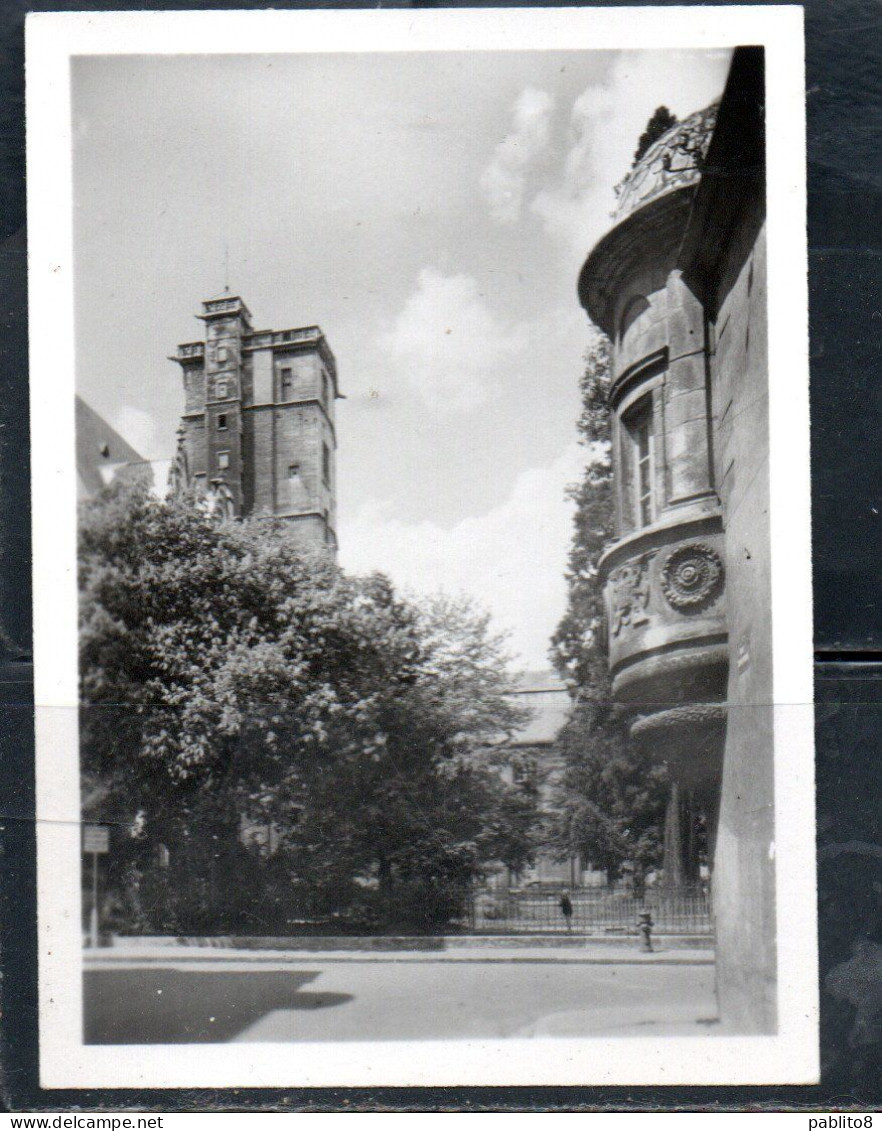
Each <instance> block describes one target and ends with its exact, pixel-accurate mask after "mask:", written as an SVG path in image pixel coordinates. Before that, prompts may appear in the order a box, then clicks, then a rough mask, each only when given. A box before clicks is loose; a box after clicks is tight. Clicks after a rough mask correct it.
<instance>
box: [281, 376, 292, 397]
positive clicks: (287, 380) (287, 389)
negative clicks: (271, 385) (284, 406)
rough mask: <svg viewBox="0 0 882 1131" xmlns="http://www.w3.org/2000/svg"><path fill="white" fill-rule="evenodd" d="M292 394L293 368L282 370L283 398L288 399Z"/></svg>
mask: <svg viewBox="0 0 882 1131" xmlns="http://www.w3.org/2000/svg"><path fill="white" fill-rule="evenodd" d="M290 396H291V370H290V369H283V370H282V400H283V401H284V400H287V399H288V397H290Z"/></svg>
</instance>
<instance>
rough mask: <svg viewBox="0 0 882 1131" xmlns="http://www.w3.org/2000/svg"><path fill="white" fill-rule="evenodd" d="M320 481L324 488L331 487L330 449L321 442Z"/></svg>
mask: <svg viewBox="0 0 882 1131" xmlns="http://www.w3.org/2000/svg"><path fill="white" fill-rule="evenodd" d="M322 479H323V480H324V482H325V486H326V487H330V486H331V449H330V448H329V447H328V445H327V444H326V443H325V442H324V440H322Z"/></svg>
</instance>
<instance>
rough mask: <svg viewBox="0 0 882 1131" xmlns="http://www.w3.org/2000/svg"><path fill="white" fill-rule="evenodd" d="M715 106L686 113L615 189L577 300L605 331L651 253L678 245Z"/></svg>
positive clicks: (610, 330)
mask: <svg viewBox="0 0 882 1131" xmlns="http://www.w3.org/2000/svg"><path fill="white" fill-rule="evenodd" d="M718 106H719V103H718V102H713V103H711V105H710V106H706V107H705V108H704V109H703V110H698V111H696V112H695V113H694V114H690V115H689V117H688V118H686V119H685V120H684V121H682V122H678V123H677V125H676V126H672V127H671V129H669V130H668V131H667V132H666V133H664V134H662V136H661V137H660V138H659V139H658V140H657V141H655V142H653V144H652V145H651V146H650V147H649V149H647V151H646V153H645V154H644V155H643V157H641V158H640V160H639V161H638V162H637V163H636V164H635V165H634V168H633V169H631V171H630V172H629V173H628V175H627V176H626V177H625V179H624V180H623V181H621V182H620V184H619V185H618V187H617V192H618V206H617V208H616V211H615V212H614V213H613V223H612V226H611V228H610V229H609V230H608V231H607V233H606V235H605V236H603V237H602V238H601V239H600V240H599V241H598V242H597V243H596V244H595V246H594V247H593V249H592V250H591V252H590V254H589V256H588V258H587V260H586V261H585V265H584V267H583V268H582V272H581V274H580V276H579V299H580V301H581V303H582V305H583V306H584V307H585V309H586V310H587V311H588V314H589V316H590V318H591V320H592V321H593V322H594V323H595V324H596V325H598V326H599V327H600V328H601V329H602V330H603V331H604V333H606V334H607V335H608V336H610V337H612V336H613V332H614V325H613V321H614V303H615V296H616V295H617V293H618V292H619V289H620V287H621V285H622V283H623V280H624V279H625V277H626V276H627V275H628V274H629V273H630V272H631V271H632V270H634V269H635V268H636V267H637V266H638V265H639V264H640V263H641V262H645V261H646V259H647V258H648V257H651V253H652V251H653V249H656V248H662V247H665V246H670V245H671V244H672V243H673V246H674V247H676V246H677V245H678V244H679V242H680V239H681V237H682V233H683V231H684V230H685V227H686V222H687V219H688V216H689V208H690V205H691V202H692V198H693V196H694V195H695V190H696V188H697V186H698V183H699V181H700V180H701V171H702V168H703V166H704V158H705V155H706V153H707V150H708V146H709V145H710V141H711V137H712V135H713V132H714V127H715V125H716V118H717V109H718Z"/></svg>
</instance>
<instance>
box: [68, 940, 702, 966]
mask: <svg viewBox="0 0 882 1131" xmlns="http://www.w3.org/2000/svg"><path fill="white" fill-rule="evenodd" d="M262 941H265V942H267V943H269V942H270V941H271V942H272V943H273V944H275V945H267V946H261V947H259V948H258V947H253V946H241V945H237V944H239V943H240V942H241V940H238V939H237V940H221V939H216V940H208V939H204V940H203V939H199V940H186V939H183V940H175V939H171V938H169V939H156V938H151V939H134V938H126V939H122V938H118V939H115V940H114V941H113V945H112V946H110V947H100V948H98V949H97V950H90V949H88V948H86V949H85V950H84V951H83V958H84V962H85V964H86V966H87V967H89V968H92V969H94V968H97V967H104V968H106V967H117V966H131V965H139V966H141V965H168V964H169V963H174V964H175V965H176V966H177V965H180V964H182V963H187V964H190V963H200V964H206V963H208V964H211V965H212V966H214V965H219V966H228V965H234V964H235V965H240V966H241V965H245V966H246V967H248V968H254V967H255V966H261V967H264V968H267V967H282V968H284V967H286V966H290V965H291V964H293V963H303V962H323V963H327V962H360V963H391V962H406V963H413V962H421V963H431V962H435V963H437V962H458V963H466V962H468V963H474V962H482V963H527V962H529V963H556V964H559V963H570V964H577V965H585V964H588V965H629V966H630V965H641V966H643V965H659V966H696V965H697V966H711V965H713V962H714V952H713V948H712V947H711V946H710V945H708V942H709V940H702V942H703V943H704V945H682V944H681V945H677V942H678V941H679V940H677V939H676V938H675V937H672V938H670V939H668V938H665V937H661V938H659V939H658V940H655V941H654V942H653V946H654V949H653V951H652V953H645V952H643V951H641V950H640V949H639V942H638V941H637V940H636V939H620V940H616V941H610V940H607V939H594V938H582V939H580V938H577V937H575V936H570V937H569V938H561V939H557V938H551V939H547V938H542V939H536V938H531V937H521V938H514V939H513V938H511V937H508V936H489V937H488V936H484V937H482V938H464V937H462V936H459V937H455V938H445V939H424V938H422V939H416V938H415V939H413V940H409V939H403V938H396V939H379V938H370V939H340V938H335V939H333V940H332V939H308V940H305V939H290V940H281V939H277V940H262ZM685 941H687V942H691V941H692V940H685ZM409 942H412V944H413V945H412V946H408V945H407V943H409ZM304 944H308V945H304ZM427 944H431V945H427Z"/></svg>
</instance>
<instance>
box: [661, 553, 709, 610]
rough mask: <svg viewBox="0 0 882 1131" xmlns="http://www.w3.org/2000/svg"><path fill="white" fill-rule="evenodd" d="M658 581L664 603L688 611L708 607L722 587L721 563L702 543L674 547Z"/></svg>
mask: <svg viewBox="0 0 882 1131" xmlns="http://www.w3.org/2000/svg"><path fill="white" fill-rule="evenodd" d="M659 576H660V581H661V587H662V592H663V593H664V595H665V597H666V598H667V601H668V604H669V605H672V606H673V607H674V608H675V609H685V610H688V611H690V612H692V611H695V610H697V609H701V608H703V607H704V606H705V605H709V604H710V602H711V601H713V599H714V598H715V597H716V596H718V594H719V593H720V591H721V590H722V588H723V576H724V571H723V563H722V561H721V560H720V555H719V554H718V553H717V552H716V550H714V549H712V548H711V547H710V546H707V545H705V544H704V543H703V542H697V543H694V544H692V545H690V546H678V547H677V549H676V550H674V551H673V553H671V554H669V555H668V558H667V561H666V562H665V564H664V565H663V566H662V570H661V574H660V575H659Z"/></svg>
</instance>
